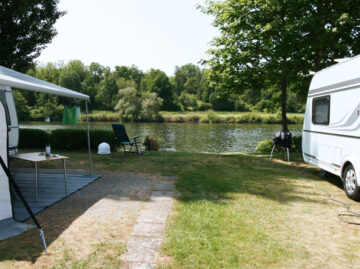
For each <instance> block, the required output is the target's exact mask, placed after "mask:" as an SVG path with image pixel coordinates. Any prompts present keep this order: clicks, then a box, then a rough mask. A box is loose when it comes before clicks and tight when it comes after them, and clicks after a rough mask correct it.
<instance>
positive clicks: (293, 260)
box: [0, 152, 360, 268]
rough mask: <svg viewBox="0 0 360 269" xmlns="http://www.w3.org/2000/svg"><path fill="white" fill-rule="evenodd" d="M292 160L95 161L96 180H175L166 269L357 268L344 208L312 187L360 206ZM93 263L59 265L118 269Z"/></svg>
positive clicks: (153, 157) (164, 155)
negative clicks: (120, 174)
mask: <svg viewBox="0 0 360 269" xmlns="http://www.w3.org/2000/svg"><path fill="white" fill-rule="evenodd" d="M58 153H60V154H65V155H68V156H70V157H71V158H70V160H69V161H68V167H69V168H79V167H82V168H86V167H87V161H86V154H85V153H80V152H58ZM278 156H279V159H281V158H283V154H280V155H278ZM291 159H292V160H295V162H292V163H286V162H284V161H281V160H280V161H279V160H269V159H268V158H267V156H262V155H248V154H229V155H222V154H198V153H175V152H152V153H151V154H150V155H149V156H141V157H136V156H130V157H128V158H113V157H111V156H104V155H97V154H94V155H93V162H94V169H95V172H97V173H105V172H106V173H107V172H116V171H128V172H136V173H147V174H162V175H178V177H179V180H178V182H177V185H176V187H177V190H178V191H179V192H180V193H181V195H180V197H178V198H177V200H176V202H175V205H174V209H173V214H172V216H171V217H170V219H169V220H168V225H167V231H166V237H165V241H164V243H163V246H162V252H163V255H167V256H169V257H170V261H168V262H167V263H166V264H164V265H162V267H161V268H289V267H291V268H304V267H311V268H329V267H332V265H336V266H338V267H339V268H340V267H342V268H344V267H352V266H353V267H356V263H357V261H358V260H359V256H360V253H359V252H358V245H359V244H360V232H359V230H358V228H357V227H356V226H351V225H345V224H343V223H341V222H339V221H338V220H337V218H336V216H337V214H338V213H340V212H343V211H344V208H343V207H342V206H341V205H339V204H335V203H333V202H331V201H330V200H329V199H327V197H326V195H324V194H323V193H322V192H321V191H319V190H318V189H316V188H315V187H314V186H315V184H316V185H318V186H319V187H321V188H324V189H326V190H327V191H329V192H330V193H331V194H332V195H333V196H334V198H336V199H340V200H343V201H346V202H347V203H349V204H350V205H351V206H352V208H353V210H355V211H360V205H359V204H358V203H355V202H352V201H349V200H348V199H346V197H345V195H344V192H343V190H342V189H341V186H340V185H339V179H338V178H336V177H329V178H327V179H325V180H323V179H319V177H318V176H317V173H318V170H317V169H314V168H312V167H308V166H306V165H304V164H303V163H302V162H301V156H300V155H291ZM48 165H54V164H53V163H51V162H49V163H48ZM49 167H50V166H49ZM19 244H20V246H21V243H19ZM0 247H1V243H0ZM109 248H110V249H112V248H113V247H112V246H109ZM94 255H95V258H94V257H93V256H90V257H89V258H88V259H86V260H85V261H80V265H79V264H75V265H72V264H71V263H69V261H68V260H67V259H66V255H65V256H64V257H63V258H61V259H60V263H59V265H61V264H64V265H65V266H64V267H73V268H81V267H82V265H81V264H83V263H84V264H85V265H87V266H89V267H93V265H94V264H98V263H99V262H101V261H102V260H103V261H104V264H105V267H106V264H109V266H108V267H111V266H110V265H111V264H116V259H115V261H114V260H113V258H111V259H110V260H107V259H106V258H104V256H106V255H102V254H94ZM1 256H2V255H1V254H0V267H1ZM96 256H97V257H96ZM92 259H96V262H92ZM78 265H79V266H78ZM85 267H86V266H85Z"/></svg>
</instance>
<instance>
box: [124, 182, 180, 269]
mask: <svg viewBox="0 0 360 269" xmlns="http://www.w3.org/2000/svg"><path fill="white" fill-rule="evenodd" d="M176 179H177V177H162V178H161V180H160V181H157V183H156V185H155V186H154V189H153V191H152V193H151V196H150V198H149V201H147V202H146V204H145V207H144V209H143V210H141V212H140V215H139V217H138V218H137V221H136V224H135V226H134V227H133V230H132V232H131V235H130V237H129V239H128V241H127V247H126V252H125V253H124V254H123V255H122V256H121V260H122V261H123V266H122V267H123V268H129V269H135V268H136V269H147V268H156V266H157V263H156V260H157V258H158V255H159V252H160V247H161V243H162V241H163V237H164V232H165V228H166V219H167V216H168V214H169V212H170V210H171V206H172V203H173V197H174V196H175V195H177V193H176V192H175V181H176Z"/></svg>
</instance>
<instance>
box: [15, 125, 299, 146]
mask: <svg viewBox="0 0 360 269" xmlns="http://www.w3.org/2000/svg"><path fill="white" fill-rule="evenodd" d="M125 127H126V131H127V133H128V135H129V136H130V137H131V136H135V135H137V136H138V137H139V138H138V141H143V139H144V138H145V137H146V136H155V137H157V138H158V139H159V142H160V150H161V151H188V152H189V151H190V152H255V148H256V146H257V145H258V143H259V142H260V141H262V140H265V139H268V138H271V137H272V136H273V134H274V133H275V132H277V131H279V130H281V125H280V124H279V125H277V124H232V123H217V124H209V123H157V122H153V123H149V122H128V123H125ZM20 128H21V129H41V130H44V131H47V132H49V133H50V132H52V131H54V130H57V129H75V128H76V129H84V130H85V129H86V124H85V123H84V122H81V123H79V124H77V125H63V124H62V123H61V122H51V123H46V122H21V123H20ZM90 129H91V130H99V129H100V130H107V131H108V132H109V135H111V136H112V137H113V132H112V128H111V122H109V121H106V122H98V121H97V122H91V123H90ZM289 129H290V131H291V132H292V135H293V136H299V135H301V130H302V125H300V124H292V125H290V126H289ZM84 137H86V136H84ZM23 139H25V141H32V139H30V138H29V139H26V138H24V137H23V138H21V137H20V140H23ZM79 139H80V138H79ZM95 141H97V142H104V141H105V142H108V143H109V141H107V140H106V139H105V140H103V141H98V140H96V139H95V140H94V141H93V142H95ZM269 152H270V151H269Z"/></svg>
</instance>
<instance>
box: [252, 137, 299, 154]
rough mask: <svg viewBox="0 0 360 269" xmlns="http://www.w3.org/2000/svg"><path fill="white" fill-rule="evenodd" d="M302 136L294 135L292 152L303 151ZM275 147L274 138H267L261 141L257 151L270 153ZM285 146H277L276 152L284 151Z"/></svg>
mask: <svg viewBox="0 0 360 269" xmlns="http://www.w3.org/2000/svg"><path fill="white" fill-rule="evenodd" d="M301 139H302V137H301V136H294V137H293V138H292V144H291V149H290V151H291V152H301ZM272 148H273V142H272V139H270V138H269V139H266V140H263V141H260V142H259V143H258V145H257V147H256V152H259V153H268V154H269V153H270V152H271V150H272ZM283 150H284V148H282V147H278V146H276V147H275V149H274V152H280V151H283Z"/></svg>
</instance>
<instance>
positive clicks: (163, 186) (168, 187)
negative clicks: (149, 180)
mask: <svg viewBox="0 0 360 269" xmlns="http://www.w3.org/2000/svg"><path fill="white" fill-rule="evenodd" d="M173 190H175V184H174V183H172V182H160V183H158V184H156V185H155V187H154V191H173Z"/></svg>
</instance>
